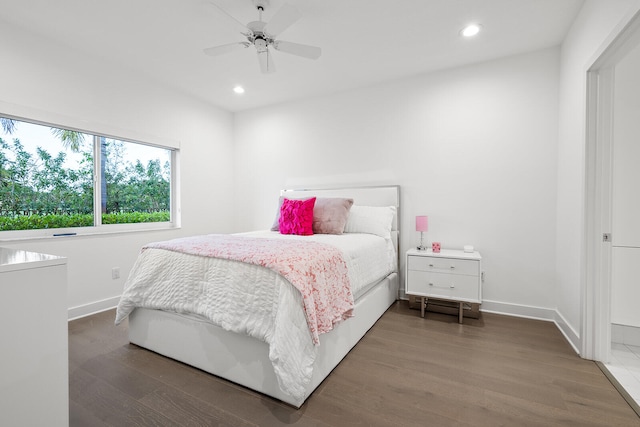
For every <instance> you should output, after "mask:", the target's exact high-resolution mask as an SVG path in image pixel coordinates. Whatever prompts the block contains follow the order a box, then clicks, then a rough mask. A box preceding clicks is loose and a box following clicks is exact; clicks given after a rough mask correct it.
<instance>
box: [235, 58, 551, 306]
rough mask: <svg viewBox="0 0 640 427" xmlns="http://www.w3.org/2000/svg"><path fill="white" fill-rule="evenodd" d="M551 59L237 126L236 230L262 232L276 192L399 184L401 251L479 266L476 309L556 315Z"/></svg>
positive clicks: (246, 119)
mask: <svg viewBox="0 0 640 427" xmlns="http://www.w3.org/2000/svg"><path fill="white" fill-rule="evenodd" d="M558 75H559V50H558V49H548V50H543V51H538V52H533V53H530V54H525V55H519V56H514V57H509V58H505V59H500V60H496V61H491V62H487V63H483V64H479V65H474V66H469V67H464V68H457V69H453V70H446V71H442V72H435V73H431V74H425V75H420V76H417V77H415V78H410V79H404V80H401V81H395V82H391V83H388V84H384V85H379V86H375V87H370V88H365V89H360V90H354V91H349V92H345V93H339V94H335V95H332V96H326V97H322V98H316V99H309V100H305V101H300V102H294V103H287V104H283V105H277V106H274V107H269V108H263V109H257V110H253V111H247V112H241V113H238V114H236V117H235V126H234V132H235V139H236V152H235V159H236V164H235V166H236V173H237V183H238V194H239V199H240V201H239V211H238V221H239V222H238V226H239V228H242V229H255V228H267V227H269V226H270V225H271V221H272V218H273V215H274V214H275V211H276V208H277V205H276V201H277V196H278V191H279V189H281V188H283V187H292V186H304V185H314V186H333V185H342V184H359V185H363V184H364V185H372V184H400V185H401V186H402V203H403V212H402V227H403V233H402V246H403V247H402V249H403V251H404V250H406V249H407V248H409V247H410V246H413V245H415V244H416V242H417V240H418V237H417V235H416V233H415V231H414V230H415V225H414V224H415V220H414V217H415V216H416V215H418V214H427V215H429V217H430V218H429V219H430V226H429V233H428V236H427V237H428V241H429V242H431V241H434V240H435V241H440V242H442V244H443V247H447V248H461V247H462V246H463V245H464V244H471V245H474V246H475V247H476V248H477V249H478V250H479V251H480V252H481V253H482V255H483V257H484V259H483V262H484V266H483V267H484V270H485V271H486V282H485V284H484V295H483V296H484V299H485V302H484V304H483V308H484V309H493V310H498V311H505V312H512V313H516V314H523V315H534V316H539V317H547V318H550V317H551V316H552V314H551V313H552V311H553V309H554V308H555V301H554V298H553V294H554V286H555V278H554V269H555V246H554V242H555V234H556V230H555V224H556V218H555V215H556V179H557V176H556V174H557V161H556V159H557V135H558V134H557V126H558V122H557V119H558V90H559V88H558Z"/></svg>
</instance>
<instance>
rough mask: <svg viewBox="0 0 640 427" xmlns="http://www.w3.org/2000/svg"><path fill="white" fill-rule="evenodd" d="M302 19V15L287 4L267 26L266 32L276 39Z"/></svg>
mask: <svg viewBox="0 0 640 427" xmlns="http://www.w3.org/2000/svg"><path fill="white" fill-rule="evenodd" d="M300 17H302V14H301V13H300V11H299V10H298V9H297V8H295V7H294V6H291V5H290V4H289V3H285V5H284V6H282V7H281V8H280V10H278V12H276V14H275V15H274V16H273V18H271V20H270V21H269V22H268V23H267V25H265V27H264V32H265V33H267V34H269V35H271V36H273V37H275V36H277V35H278V34H280V33H281V32H283V31H284V30H286V29H287V28H289V27H290V26H291V25H293V24H294V23H295V22H296V21H297V20H298V19H300Z"/></svg>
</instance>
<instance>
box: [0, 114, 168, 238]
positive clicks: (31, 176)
mask: <svg viewBox="0 0 640 427" xmlns="http://www.w3.org/2000/svg"><path fill="white" fill-rule="evenodd" d="M0 125H1V126H0V233H2V234H0V238H1V237H4V236H6V235H8V234H9V235H10V236H9V237H29V236H43V235H45V236H46V235H57V234H58V235H60V234H69V233H71V234H73V233H75V232H79V231H80V229H81V228H82V227H92V228H91V229H89V230H93V231H98V232H105V231H120V230H123V229H141V228H150V227H155V228H157V227H167V226H173V225H174V223H175V221H174V218H173V216H174V215H172V213H173V212H175V211H176V210H175V208H174V206H173V205H172V201H173V199H174V197H173V196H172V189H174V188H175V185H174V182H175V176H174V175H175V174H174V173H173V171H174V170H175V163H176V151H177V150H176V149H175V148H166V147H159V146H153V145H148V144H143V143H139V142H133V141H127V140H123V139H116V138H112V137H107V136H104V135H97V134H92V133H85V132H81V131H77V130H69V129H63V128H59V127H54V126H50V125H45V124H35V123H31V122H28V121H24V120H17V119H14V118H10V117H0ZM124 224H127V225H124ZM66 229H69V231H67V230H66ZM33 230H39V232H36V231H33ZM43 231H45V232H44V233H43ZM5 232H6V233H5Z"/></svg>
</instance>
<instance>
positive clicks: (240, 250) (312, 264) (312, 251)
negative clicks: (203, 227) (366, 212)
mask: <svg viewBox="0 0 640 427" xmlns="http://www.w3.org/2000/svg"><path fill="white" fill-rule="evenodd" d="M145 248H159V249H166V250H170V251H174V252H182V253H187V254H191V255H199V256H206V257H213V258H223V259H228V260H233V261H240V262H244V263H248V264H255V265H260V266H262V267H266V268H269V269H271V270H273V271H275V272H276V273H279V274H280V275H282V276H283V277H285V278H286V279H287V280H288V281H289V282H291V284H292V285H293V286H294V287H295V288H296V289H298V290H299V291H300V293H301V294H302V301H303V306H304V307H303V308H304V311H305V314H306V318H307V324H308V326H309V330H310V332H311V336H312V339H313V343H314V344H316V345H317V344H318V343H319V334H322V333H325V332H329V331H330V330H332V329H333V326H334V325H335V324H336V323H337V322H340V321H342V320H344V319H346V318H348V317H351V316H352V315H353V307H354V304H353V294H352V293H351V285H350V283H349V276H348V273H347V264H346V263H345V261H344V259H343V257H342V253H341V252H340V250H338V249H337V248H335V247H333V246H330V245H326V244H323V243H319V242H314V241H302V240H281V239H265V238H255V237H246V236H239V235H224V234H209V235H206V236H195V237H185V238H180V239H174V240H168V241H164V242H156V243H150V244H148V245H146V246H144V247H143V250H144V249H145Z"/></svg>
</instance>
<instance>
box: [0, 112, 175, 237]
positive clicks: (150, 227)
mask: <svg viewBox="0 0 640 427" xmlns="http://www.w3.org/2000/svg"><path fill="white" fill-rule="evenodd" d="M1 106H2V103H1V102H0V107H1ZM5 111H6V108H5V109H4V111H3V109H0V117H4V118H8V119H12V120H16V121H21V122H27V123H31V124H35V125H40V126H47V127H53V128H59V129H64V130H70V131H74V132H81V133H84V134H87V135H89V136H91V137H92V139H93V141H92V144H93V153H94V160H93V214H94V225H93V226H90V227H66V228H41V229H37V230H5V231H0V242H2V241H16V240H33V239H51V238H61V237H78V236H92V235H106V234H118V233H131V232H141V231H159V230H175V229H178V228H180V227H181V216H180V211H181V209H180V195H179V188H180V185H179V182H180V175H179V173H180V166H179V164H180V142H178V141H172V140H168V139H164V138H159V137H154V136H147V135H144V136H140V135H138V136H136V135H134V133H133V132H131V131H129V132H125V131H119V130H116V131H115V132H114V131H113V130H114V129H113V128H111V127H109V128H111V129H108V130H110V131H108V132H107V131H104V130H100V128H102V129H104V128H105V126H104V125H103V126H99V125H88V126H87V127H77V126H73V125H67V124H61V123H63V122H69V123H71V122H72V121H73V120H72V119H68V118H66V119H65V118H62V120H41V119H34V118H28V117H25V115H22V114H21V115H16V114H11V113H8V112H5ZM92 128H93V129H97V130H89V129H92ZM127 135H131V136H127ZM101 137H104V138H109V139H115V140H120V141H123V142H128V143H134V144H141V145H146V146H149V147H154V148H160V149H164V150H169V151H170V152H171V156H170V158H171V177H170V183H169V185H170V200H169V206H170V218H171V220H170V221H167V222H146V223H143V222H141V223H128V224H102V210H101V200H100V197H101V191H102V189H101V176H100V175H101V174H100V160H101V157H102V152H101V150H100V143H99V139H100V138H101ZM149 141H154V142H149Z"/></svg>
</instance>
